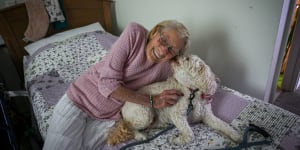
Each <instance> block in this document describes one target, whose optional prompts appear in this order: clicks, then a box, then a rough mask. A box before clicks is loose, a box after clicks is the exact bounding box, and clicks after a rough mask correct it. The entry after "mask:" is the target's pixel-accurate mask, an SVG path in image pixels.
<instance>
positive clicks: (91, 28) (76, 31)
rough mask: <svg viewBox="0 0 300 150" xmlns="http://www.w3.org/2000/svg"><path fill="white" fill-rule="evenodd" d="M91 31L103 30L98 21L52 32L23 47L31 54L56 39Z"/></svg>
mask: <svg viewBox="0 0 300 150" xmlns="http://www.w3.org/2000/svg"><path fill="white" fill-rule="evenodd" d="M92 31H105V30H104V28H103V27H102V26H101V24H100V23H99V22H96V23H93V24H90V25H87V26H83V27H79V28H75V29H71V30H68V31H65V32H61V33H57V34H54V35H52V36H50V37H47V38H43V39H41V40H38V41H36V42H33V43H31V44H28V45H26V46H25V47H24V48H25V50H26V51H27V52H28V54H29V55H32V54H33V53H34V52H35V51H37V50H38V49H39V48H41V47H43V46H45V45H47V44H50V43H54V42H58V41H63V40H65V39H67V38H70V37H72V36H75V35H78V34H82V33H86V32H92Z"/></svg>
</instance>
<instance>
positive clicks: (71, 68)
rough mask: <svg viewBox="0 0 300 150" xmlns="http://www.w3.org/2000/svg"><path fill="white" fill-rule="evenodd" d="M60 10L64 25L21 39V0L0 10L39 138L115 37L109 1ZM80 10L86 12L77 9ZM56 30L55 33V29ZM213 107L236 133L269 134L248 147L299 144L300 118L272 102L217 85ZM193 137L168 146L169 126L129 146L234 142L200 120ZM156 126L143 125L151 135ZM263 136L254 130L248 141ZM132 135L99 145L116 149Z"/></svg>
mask: <svg viewBox="0 0 300 150" xmlns="http://www.w3.org/2000/svg"><path fill="white" fill-rule="evenodd" d="M63 2H64V3H63V6H64V11H65V12H64V13H65V16H66V18H67V22H68V27H67V28H66V29H64V30H62V31H57V30H55V29H54V27H53V26H51V25H50V26H49V29H48V32H47V36H46V37H45V38H43V39H41V40H38V41H36V42H32V43H25V42H24V41H23V40H22V39H23V35H24V31H25V29H26V26H27V24H28V18H27V16H26V8H25V6H24V4H18V5H16V6H13V7H10V8H7V9H4V10H1V11H0V22H1V24H0V33H1V35H2V36H3V37H4V41H5V42H6V45H7V47H8V49H9V54H10V56H11V58H12V60H13V62H14V64H15V66H16V69H17V71H18V73H19V76H20V78H21V79H23V82H22V87H23V88H24V90H26V91H28V94H29V100H30V103H31V106H32V110H33V114H34V118H35V120H36V124H37V128H38V131H39V132H40V134H41V137H42V138H43V139H44V138H45V136H46V133H47V128H48V121H49V119H50V118H51V114H52V111H53V107H54V106H55V104H56V103H57V101H58V100H59V99H60V97H61V96H62V95H63V94H64V92H65V91H66V89H67V88H68V86H69V84H70V83H71V82H72V81H73V80H74V79H75V78H76V77H78V76H79V75H80V73H81V72H83V71H85V70H86V69H87V68H88V67H89V66H91V65H93V64H94V63H96V62H98V61H99V60H100V59H101V58H102V57H103V56H105V55H106V54H107V53H109V48H110V46H111V45H112V44H113V43H114V41H115V40H117V38H118V37H117V36H115V35H113V34H111V33H112V22H113V21H112V18H113V15H112V14H113V9H112V8H113V3H114V2H113V1H110V0H88V1H84V2H83V1H81V0H64V1H63ZM83 11H85V12H87V13H82V12H83ZM58 32H59V33H58ZM212 108H213V112H214V113H215V115H216V116H218V117H220V118H221V119H223V120H224V121H226V122H228V123H230V124H231V125H232V126H234V127H235V128H236V129H237V130H239V131H240V132H243V130H244V129H245V128H246V126H245V125H247V124H249V123H252V124H255V125H257V126H259V127H261V128H262V129H264V130H265V131H267V132H268V133H269V134H270V135H271V137H272V143H271V144H270V145H263V146H256V147H255V146H254V147H252V148H251V149H289V150H297V149H300V144H299V143H300V117H299V116H297V115H295V114H293V113H291V112H288V111H286V110H283V109H281V108H279V107H277V106H275V105H273V104H269V103H266V102H264V101H262V100H259V99H256V98H253V97H250V96H248V95H245V94H242V93H240V92H238V91H236V90H233V89H230V88H228V87H226V86H220V88H219V89H218V91H217V93H216V94H215V95H214V96H213V101H212ZM192 127H193V131H194V132H195V134H196V136H195V137H196V139H195V140H194V141H193V142H192V143H191V144H189V145H182V146H176V145H170V144H168V142H167V140H166V139H167V138H168V137H169V136H170V135H171V134H176V133H178V131H177V130H176V129H172V130H170V131H168V132H166V133H165V134H163V135H161V136H159V137H157V138H155V139H154V140H153V141H151V142H149V143H144V144H141V145H137V146H134V147H131V148H130V149H217V148H224V147H233V146H236V145H237V144H236V143H233V142H232V141H231V140H229V139H228V138H227V137H224V136H222V135H221V134H219V133H218V132H216V131H214V130H212V129H210V128H208V127H207V126H205V125H203V124H194V125H192ZM158 131H159V130H146V131H145V132H149V134H155V133H157V132H158ZM260 139H262V137H261V136H260V135H258V134H253V135H251V137H250V141H256V140H260ZM131 142H134V140H132V141H129V142H126V143H122V144H119V145H116V146H109V145H105V146H104V149H119V148H121V147H122V146H124V145H126V144H129V143H131Z"/></svg>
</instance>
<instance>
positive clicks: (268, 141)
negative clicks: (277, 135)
mask: <svg viewBox="0 0 300 150" xmlns="http://www.w3.org/2000/svg"><path fill="white" fill-rule="evenodd" d="M251 131H252V132H256V133H259V134H261V135H262V136H263V137H264V140H261V141H257V142H249V143H248V137H249V135H250V132H251ZM271 143H272V139H271V136H270V134H269V133H268V132H266V131H265V130H263V129H262V128H260V127H258V126H256V125H254V124H249V126H248V127H247V128H246V129H245V130H244V135H243V140H242V142H241V143H240V144H239V145H238V146H236V147H227V148H220V149H214V150H241V149H243V148H249V147H251V146H258V145H270V144H271Z"/></svg>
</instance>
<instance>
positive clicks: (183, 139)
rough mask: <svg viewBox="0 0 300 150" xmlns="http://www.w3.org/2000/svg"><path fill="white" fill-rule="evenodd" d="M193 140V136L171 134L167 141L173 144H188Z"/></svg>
mask: <svg viewBox="0 0 300 150" xmlns="http://www.w3.org/2000/svg"><path fill="white" fill-rule="evenodd" d="M192 140H193V136H182V135H179V136H175V135H174V136H171V137H170V138H169V139H168V141H169V143H172V144H175V145H184V144H189V143H190V142H191V141H192Z"/></svg>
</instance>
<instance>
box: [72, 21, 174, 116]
mask: <svg viewBox="0 0 300 150" xmlns="http://www.w3.org/2000/svg"><path fill="white" fill-rule="evenodd" d="M147 33H148V31H147V30H146V29H145V28H144V27H143V26H141V25H139V24H137V23H130V24H129V25H128V26H127V27H126V29H125V30H124V31H123V33H122V34H121V35H120V37H119V39H118V40H117V41H116V42H115V43H114V45H113V46H112V48H111V49H110V51H109V53H108V54H107V55H106V56H105V57H104V58H103V59H102V60H101V61H100V62H99V63H97V64H95V65H94V66H92V67H91V68H90V69H88V71H87V72H85V73H83V74H82V75H81V76H80V77H79V78H78V79H76V80H75V81H74V82H73V83H72V84H71V86H70V87H69V89H68V91H67V95H68V97H69V98H70V99H71V100H72V101H73V102H74V103H75V105H77V106H78V107H79V108H81V109H82V110H83V111H84V112H86V113H87V114H89V115H90V116H91V117H94V118H98V119H119V117H120V109H121V107H122V106H123V104H124V101H122V100H117V99H114V98H112V97H110V95H111V93H112V92H113V91H114V90H115V89H117V88H118V87H120V86H125V87H127V88H130V89H132V90H137V89H139V88H140V87H142V86H145V85H147V84H150V83H153V82H158V81H163V80H166V78H167V77H168V76H169V75H170V74H171V68H170V64H169V63H168V62H166V63H152V62H150V61H148V60H147V56H146V51H145V49H146V44H147V43H146V42H147Z"/></svg>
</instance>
